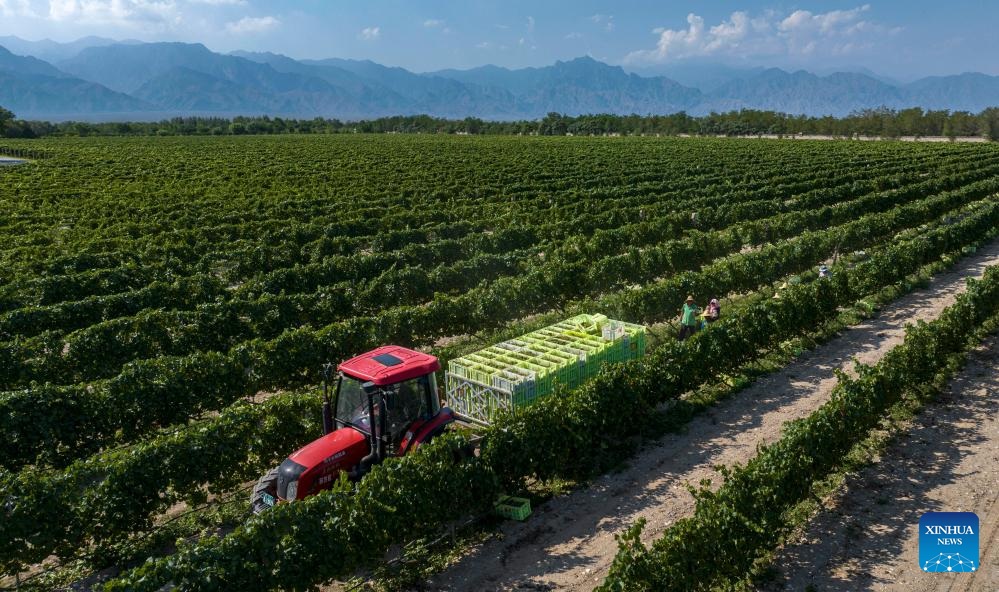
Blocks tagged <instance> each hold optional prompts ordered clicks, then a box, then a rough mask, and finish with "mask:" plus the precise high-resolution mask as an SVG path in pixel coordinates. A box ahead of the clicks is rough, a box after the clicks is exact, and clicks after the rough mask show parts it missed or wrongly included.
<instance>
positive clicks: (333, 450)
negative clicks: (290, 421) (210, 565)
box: [251, 345, 454, 512]
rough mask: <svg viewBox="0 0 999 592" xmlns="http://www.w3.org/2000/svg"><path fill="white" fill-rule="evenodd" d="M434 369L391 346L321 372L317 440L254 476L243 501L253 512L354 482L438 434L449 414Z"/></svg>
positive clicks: (420, 356) (431, 361) (426, 358)
mask: <svg viewBox="0 0 999 592" xmlns="http://www.w3.org/2000/svg"><path fill="white" fill-rule="evenodd" d="M440 367H441V366H440V362H439V361H438V360H437V358H435V357H434V356H432V355H429V354H424V353H420V352H417V351H413V350H410V349H406V348H404V347H398V346H393V345H389V346H383V347H380V348H378V349H375V350H372V351H370V352H368V353H366V354H362V355H360V356H357V357H354V358H351V359H350V360H347V361H346V362H343V363H341V364H340V366H339V367H338V368H337V369H336V372H335V373H334V372H333V369H332V367H329V366H328V367H327V369H326V373H325V374H326V376H325V378H326V380H325V381H324V385H323V393H324V402H323V431H324V432H325V435H324V436H322V437H321V438H319V439H317V440H315V441H314V442H312V443H311V444H308V445H306V446H304V447H303V448H301V449H299V450H298V451H297V452H295V453H293V454H292V455H291V456H289V457H288V458H287V459H286V460H285V461H284V462H282V463H281V465H280V466H279V467H277V468H275V469H274V470H272V471H271V472H270V473H268V474H267V475H265V476H264V477H263V478H261V480H260V482H259V483H258V484H257V487H255V488H254V492H253V495H252V496H251V503H252V505H253V510H254V511H255V512H260V511H263V510H265V509H267V508H268V507H270V506H273V505H274V503H276V502H278V501H293V500H296V499H302V498H305V497H307V496H309V495H312V494H314V493H317V492H318V491H321V490H323V489H328V488H329V487H331V486H332V484H333V483H334V482H335V481H336V480H337V479H338V478H339V475H340V473H342V472H346V473H347V475H348V476H349V477H350V478H351V479H359V478H360V477H362V476H363V475H364V474H365V473H367V472H368V471H369V470H370V469H371V467H372V466H373V465H375V464H377V463H379V462H381V461H383V460H384V459H386V458H388V457H390V456H402V455H404V454H406V453H407V452H410V451H412V450H416V449H417V448H418V447H419V446H420V444H422V443H424V442H426V441H429V440H430V439H432V438H433V437H435V436H437V435H439V434H440V433H442V432H443V431H444V430H445V429H446V428H447V426H448V425H449V424H451V423H452V422H454V414H453V413H452V412H451V410H450V409H448V408H446V407H444V408H442V407H441V405H440V398H439V396H438V394H437V380H436V377H435V374H434V373H435V372H436V371H438V370H439V369H440ZM331 383H332V384H331ZM331 386H332V390H333V393H332V396H331V394H330V387H331ZM258 490H259V491H258Z"/></svg>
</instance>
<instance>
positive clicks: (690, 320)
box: [680, 295, 701, 341]
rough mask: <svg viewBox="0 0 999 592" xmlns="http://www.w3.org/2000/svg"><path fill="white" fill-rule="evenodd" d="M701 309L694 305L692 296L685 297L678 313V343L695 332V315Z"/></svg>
mask: <svg viewBox="0 0 999 592" xmlns="http://www.w3.org/2000/svg"><path fill="white" fill-rule="evenodd" d="M700 311H701V309H700V307H699V306H697V305H696V304H694V297H693V295H691V296H687V300H686V302H684V303H683V310H682V311H681V312H680V341H683V340H684V339H686V338H688V337H690V336H691V335H693V334H694V333H696V332H697V324H698V323H697V315H698V314H699V313H700Z"/></svg>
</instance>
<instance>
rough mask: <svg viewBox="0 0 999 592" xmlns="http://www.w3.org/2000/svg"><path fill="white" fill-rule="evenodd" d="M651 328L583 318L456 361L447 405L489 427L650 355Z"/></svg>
mask: <svg viewBox="0 0 999 592" xmlns="http://www.w3.org/2000/svg"><path fill="white" fill-rule="evenodd" d="M645 336H646V329H645V327H643V326H642V325H635V324H632V323H626V322H623V321H616V320H613V319H609V318H607V317H606V316H604V315H601V314H596V315H588V314H582V315H577V316H575V317H572V318H569V319H566V320H564V321H562V322H559V323H555V324H554V325H550V326H548V327H545V328H543V329H539V330H537V331H532V332H531V333H527V334H526V335H521V336H520V337H517V338H516V339H510V340H508V341H504V342H502V343H498V344H496V345H493V346H491V347H488V348H485V349H483V350H480V351H477V352H475V353H472V354H469V355H467V356H463V357H461V358H457V359H454V360H451V361H450V362H449V363H448V370H447V373H446V376H445V382H446V385H445V402H446V404H447V406H448V407H450V408H451V409H452V410H453V411H454V412H455V415H456V416H457V417H459V418H462V419H466V420H469V421H472V422H476V423H481V424H488V423H490V422H492V421H493V420H494V419H495V417H496V416H497V414H499V413H502V412H511V413H516V412H517V411H518V410H520V409H523V408H525V407H527V406H528V405H530V404H531V403H533V402H535V401H537V400H539V399H541V398H544V397H545V396H547V395H549V394H551V392H552V391H553V390H554V389H555V387H556V385H562V386H564V387H566V388H574V387H576V386H578V385H580V384H581V383H583V382H585V381H586V380H588V379H589V378H591V377H593V376H595V375H596V374H597V372H599V371H600V368H601V367H602V366H603V364H604V363H607V362H623V361H626V360H633V359H636V358H640V357H642V356H644V355H645Z"/></svg>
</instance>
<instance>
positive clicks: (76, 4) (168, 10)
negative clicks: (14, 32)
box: [48, 0, 182, 28]
mask: <svg viewBox="0 0 999 592" xmlns="http://www.w3.org/2000/svg"><path fill="white" fill-rule="evenodd" d="M48 18H49V19H51V20H53V21H60V22H62V21H72V22H74V23H83V24H97V25H113V26H121V27H131V28H148V27H150V26H164V25H177V24H179V23H180V21H181V20H182V18H181V15H180V11H179V10H178V8H177V3H176V2H174V1H173V0H50V1H49V11H48Z"/></svg>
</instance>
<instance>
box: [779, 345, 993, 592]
mask: <svg viewBox="0 0 999 592" xmlns="http://www.w3.org/2000/svg"><path fill="white" fill-rule="evenodd" d="M997 411H999V338H995V337H993V338H992V339H989V340H988V341H986V343H985V344H984V345H982V346H981V347H980V348H978V349H977V350H975V351H973V352H972V353H971V355H970V356H969V361H968V365H967V366H966V367H965V368H964V369H963V370H962V371H961V372H960V373H959V374H958V375H957V376H956V377H955V378H954V380H952V381H951V382H950V384H949V385H948V388H947V389H946V391H945V392H944V393H942V394H941V396H940V397H939V398H937V399H936V400H935V401H934V402H933V403H931V404H929V405H928V406H927V407H926V408H925V409H924V410H923V412H922V413H921V414H920V415H918V416H917V417H916V418H915V420H914V421H913V422H912V425H911V426H910V427H909V429H907V430H906V432H905V433H904V435H903V436H902V437H900V438H898V439H896V440H895V441H894V442H893V443H892V444H891V445H889V447H888V448H887V449H886V450H885V451H884V453H883V454H882V455H881V458H880V459H879V462H877V463H876V464H874V465H872V466H870V467H867V468H866V469H864V470H862V471H860V472H859V473H857V474H855V475H851V476H850V477H849V478H848V479H847V481H846V483H845V486H844V487H842V488H841V489H840V493H838V495H837V496H836V497H835V499H833V500H831V501H830V502H828V504H827V507H826V509H825V510H823V511H821V512H820V513H819V514H818V515H817V516H816V517H815V519H813V520H812V521H811V522H810V523H809V524H808V526H807V527H806V528H805V531H804V532H803V533H802V534H801V536H800V538H799V539H798V540H797V541H796V542H795V543H793V544H791V545H788V546H787V547H785V548H784V549H782V550H781V552H780V553H779V554H778V557H777V560H776V565H778V566H779V572H778V577H777V581H776V582H775V583H773V584H771V585H768V586H767V589H773V590H781V589H783V590H804V589H806V588H807V587H808V586H809V585H811V586H812V587H813V589H814V590H816V591H826V590H899V591H901V590H905V591H910V590H911V591H917V592H928V591H931V590H941V591H943V590H954V591H957V590H962V591H995V590H999V534H997V533H999V503H997V499H996V498H997V491H999V413H997ZM924 512H975V513H976V514H977V515H978V518H979V528H980V530H979V566H980V569H979V570H978V571H976V572H973V573H950V574H947V573H942V574H941V573H925V572H923V571H921V570H920V569H919V534H918V525H919V517H920V516H921V515H922V514H923V513H924Z"/></svg>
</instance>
